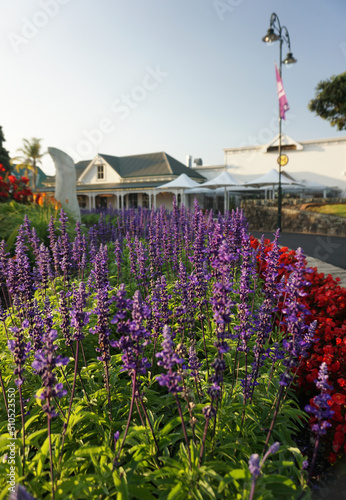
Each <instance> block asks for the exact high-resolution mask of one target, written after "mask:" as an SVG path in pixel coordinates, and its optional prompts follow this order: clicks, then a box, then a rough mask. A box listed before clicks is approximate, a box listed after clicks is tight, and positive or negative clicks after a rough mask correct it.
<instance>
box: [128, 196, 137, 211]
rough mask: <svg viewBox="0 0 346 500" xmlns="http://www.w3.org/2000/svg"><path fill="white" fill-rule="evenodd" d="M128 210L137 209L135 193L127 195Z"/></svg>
mask: <svg viewBox="0 0 346 500" xmlns="http://www.w3.org/2000/svg"><path fill="white" fill-rule="evenodd" d="M128 198H129V208H137V207H138V198H137V193H129V195H128Z"/></svg>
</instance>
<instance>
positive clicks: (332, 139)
mask: <svg viewBox="0 0 346 500" xmlns="http://www.w3.org/2000/svg"><path fill="white" fill-rule="evenodd" d="M344 141H345V142H346V136H343V137H329V138H326V139H314V140H308V141H299V144H305V145H308V144H321V143H324V142H344ZM265 146H267V144H259V145H258V146H250V145H249V146H239V147H235V148H224V149H223V151H225V152H227V151H248V150H252V151H253V150H258V149H260V150H263V148H264V147H265Z"/></svg>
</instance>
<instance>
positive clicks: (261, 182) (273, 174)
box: [244, 168, 299, 188]
mask: <svg viewBox="0 0 346 500" xmlns="http://www.w3.org/2000/svg"><path fill="white" fill-rule="evenodd" d="M278 184H279V171H278V170H276V169H275V168H273V169H272V170H270V172H268V173H266V174H264V175H261V176H260V177H257V179H253V180H252V181H249V182H245V183H244V186H250V187H257V188H259V187H264V186H277V185H278ZM281 184H283V185H292V184H296V185H299V182H297V181H296V180H295V179H293V177H291V176H290V175H289V174H287V173H286V172H281Z"/></svg>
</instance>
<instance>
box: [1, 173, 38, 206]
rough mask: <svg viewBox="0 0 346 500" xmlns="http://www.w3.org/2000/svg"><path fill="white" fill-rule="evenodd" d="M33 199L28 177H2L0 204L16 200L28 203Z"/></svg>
mask: <svg viewBox="0 0 346 500" xmlns="http://www.w3.org/2000/svg"><path fill="white" fill-rule="evenodd" d="M31 199H32V192H31V189H30V188H29V179H28V178H27V177H20V178H17V177H15V176H14V175H9V176H8V177H7V178H6V177H5V178H3V177H2V176H1V175H0V202H4V201H9V200H16V201H17V202H18V203H27V202H28V201H31Z"/></svg>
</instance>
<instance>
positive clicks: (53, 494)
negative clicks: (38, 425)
mask: <svg viewBox="0 0 346 500" xmlns="http://www.w3.org/2000/svg"><path fill="white" fill-rule="evenodd" d="M47 418H48V440H49V461H50V478H51V481H52V500H54V498H55V486H54V470H53V453H52V432H51V416H50V415H49V414H48V415H47Z"/></svg>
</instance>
